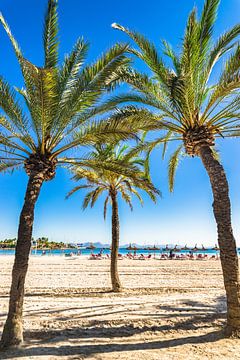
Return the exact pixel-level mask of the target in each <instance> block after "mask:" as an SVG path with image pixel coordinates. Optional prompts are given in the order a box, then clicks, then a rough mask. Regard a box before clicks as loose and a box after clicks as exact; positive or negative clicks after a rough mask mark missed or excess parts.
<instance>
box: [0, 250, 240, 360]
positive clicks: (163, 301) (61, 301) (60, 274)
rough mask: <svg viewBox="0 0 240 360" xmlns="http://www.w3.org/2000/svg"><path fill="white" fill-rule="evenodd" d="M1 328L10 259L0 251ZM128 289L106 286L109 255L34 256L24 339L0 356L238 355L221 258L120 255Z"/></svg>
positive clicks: (151, 358)
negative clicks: (229, 327) (228, 329)
mask: <svg viewBox="0 0 240 360" xmlns="http://www.w3.org/2000/svg"><path fill="white" fill-rule="evenodd" d="M0 261H1V265H0V284H1V288H0V298H1V302H0V329H1V330H2V326H3V324H4V320H5V318H6V312H7V305H8V291H9V283H10V274H11V266H12V261H13V257H11V256H1V257H0ZM119 268H120V276H121V280H122V283H123V285H124V287H125V291H124V292H123V293H121V294H113V293H111V292H110V291H109V289H110V278H109V260H101V261H90V260H87V259H86V258H84V257H79V258H77V259H71V258H64V257H60V256H59V257H57V256H55V257H54V256H52V257H47V256H46V257H31V261H30V267H29V273H28V277H27V284H26V297H25V306H24V309H25V311H24V319H25V321H24V328H25V340H26V341H25V344H24V346H23V347H22V348H21V349H18V350H11V351H7V352H5V353H0V359H25V360H28V359H41V360H46V359H48V360H49V359H99V360H100V359H101V360H115V359H124V360H126V359H131V360H135V359H136V360H143V359H148V360H160V359H161V360H162V359H176V360H182V359H184V360H185V359H240V340H234V339H224V338H223V336H222V332H221V328H222V326H223V325H224V323H225V317H226V316H225V311H226V306H225V297H224V289H223V280H222V273H221V268H220V262H219V261H214V260H208V261H197V260H196V261H191V260H185V261H177V260H172V261H170V260H167V261H163V260H153V259H152V260H146V261H141V260H128V259H124V260H122V261H119Z"/></svg>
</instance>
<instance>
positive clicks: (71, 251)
mask: <svg viewBox="0 0 240 360" xmlns="http://www.w3.org/2000/svg"><path fill="white" fill-rule="evenodd" d="M190 251H191V250H178V251H173V253H176V254H189V252H190ZM100 252H101V253H102V254H103V255H107V254H108V255H110V250H109V249H102V248H95V249H93V250H91V249H81V248H80V249H54V250H50V249H47V250H35V249H33V250H31V255H35V256H43V255H44V256H65V254H76V255H85V256H90V255H91V254H99V253H100ZM129 252H130V253H132V254H133V253H135V254H136V255H141V254H143V255H149V254H153V255H154V254H155V255H156V256H159V255H161V254H164V253H165V254H169V250H166V249H164V248H162V249H159V250H156V251H153V250H144V249H138V250H136V251H133V250H132V251H129V250H128V249H126V248H121V247H120V248H119V253H120V254H122V255H126V254H128V253H129ZM191 252H192V253H194V254H207V255H216V254H218V253H219V251H216V250H213V249H199V250H195V251H191ZM14 254H15V250H14V249H0V255H14ZM238 254H239V255H240V248H238Z"/></svg>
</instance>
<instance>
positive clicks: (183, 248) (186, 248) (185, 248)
mask: <svg viewBox="0 0 240 360" xmlns="http://www.w3.org/2000/svg"><path fill="white" fill-rule="evenodd" d="M181 250H190V248H189V247H187V245H185V246H184V247H182V248H181Z"/></svg>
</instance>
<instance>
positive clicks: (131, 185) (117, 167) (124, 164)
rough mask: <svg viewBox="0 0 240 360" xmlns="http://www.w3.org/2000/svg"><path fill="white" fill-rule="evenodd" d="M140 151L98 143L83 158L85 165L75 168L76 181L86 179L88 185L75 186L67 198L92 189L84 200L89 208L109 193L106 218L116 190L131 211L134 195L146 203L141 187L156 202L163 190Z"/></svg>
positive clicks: (105, 204)
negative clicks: (156, 184)
mask: <svg viewBox="0 0 240 360" xmlns="http://www.w3.org/2000/svg"><path fill="white" fill-rule="evenodd" d="M138 154H139V150H138V149H134V148H130V147H129V146H128V145H119V144H118V145H116V144H97V145H96V146H95V147H94V150H93V151H91V152H90V153H89V154H88V155H87V156H86V158H85V159H83V160H82V163H81V165H77V166H72V167H71V170H72V172H73V173H74V176H73V180H75V181H81V180H82V181H84V182H85V184H80V185H78V186H76V187H74V188H73V189H72V190H71V191H70V192H69V193H68V195H67V198H68V197H69V196H71V195H72V194H74V193H75V192H77V191H79V190H81V189H90V191H89V192H88V193H87V194H86V195H85V197H84V201H83V209H86V208H87V207H88V206H91V207H93V206H94V204H95V202H96V201H97V199H98V198H99V196H100V195H102V194H103V193H104V192H106V193H107V195H106V199H105V202H104V218H106V212H107V205H108V204H109V203H110V202H111V194H112V193H114V194H115V195H116V194H117V193H120V194H121V196H122V199H123V200H124V201H125V202H126V203H127V204H128V205H129V207H130V209H131V210H133V205H132V201H131V198H132V195H135V196H136V197H137V198H138V200H139V201H140V203H141V204H143V199H142V197H141V195H140V194H139V191H138V190H142V191H145V192H146V193H147V194H148V195H149V196H150V198H151V199H152V200H153V201H154V202H156V197H157V195H160V191H159V190H158V189H157V188H156V187H155V186H154V185H153V184H152V182H151V180H150V179H149V177H148V176H147V175H146V173H145V169H144V159H143V158H142V157H139V156H138Z"/></svg>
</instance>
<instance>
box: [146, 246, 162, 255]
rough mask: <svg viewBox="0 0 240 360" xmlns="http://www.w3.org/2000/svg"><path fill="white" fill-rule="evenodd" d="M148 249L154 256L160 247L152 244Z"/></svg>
mask: <svg viewBox="0 0 240 360" xmlns="http://www.w3.org/2000/svg"><path fill="white" fill-rule="evenodd" d="M148 250H149V251H153V254H154V257H155V255H156V251H157V250H160V248H158V247H157V246H156V245H154V246H153V247H149V248H148Z"/></svg>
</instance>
